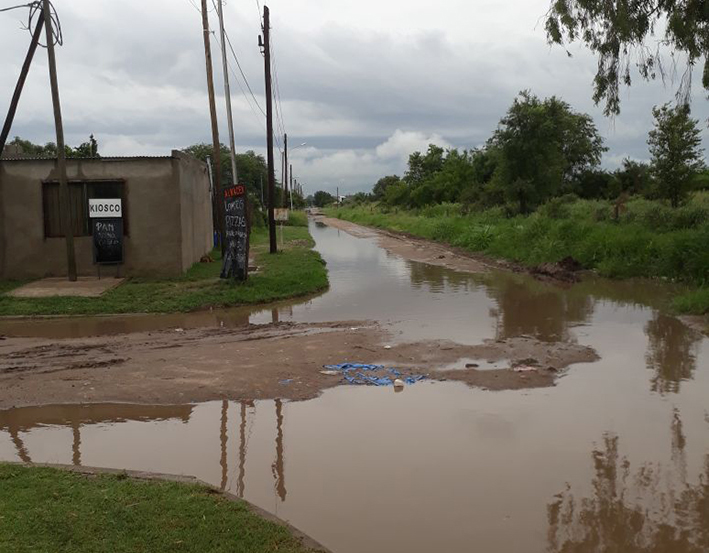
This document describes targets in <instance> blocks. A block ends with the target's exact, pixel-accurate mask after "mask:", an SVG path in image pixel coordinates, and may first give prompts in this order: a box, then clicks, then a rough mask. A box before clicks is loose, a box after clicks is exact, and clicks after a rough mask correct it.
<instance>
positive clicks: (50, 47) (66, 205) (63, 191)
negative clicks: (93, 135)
mask: <svg viewBox="0 0 709 553" xmlns="http://www.w3.org/2000/svg"><path fill="white" fill-rule="evenodd" d="M43 13H44V23H45V25H44V28H45V31H46V36H47V56H48V58H49V82H50V84H51V87H52V105H53V107H54V126H55V128H56V131H57V169H58V171H59V193H60V195H61V204H62V217H61V222H62V227H63V228H62V231H63V232H64V237H65V239H66V262H67V272H68V274H69V280H70V281H71V282H76V254H75V252H74V234H73V232H74V231H73V229H72V220H71V210H70V205H71V203H70V201H69V182H68V180H67V176H66V150H65V149H64V124H63V123H62V106H61V103H60V102H59V81H58V79H57V59H56V57H55V55H54V30H53V29H52V14H51V11H50V7H49V0H43Z"/></svg>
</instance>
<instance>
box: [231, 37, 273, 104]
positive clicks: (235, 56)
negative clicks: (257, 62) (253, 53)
mask: <svg viewBox="0 0 709 553" xmlns="http://www.w3.org/2000/svg"><path fill="white" fill-rule="evenodd" d="M224 36H225V37H226V41H227V44H228V45H229V50H231V55H232V56H234V61H236V66H237V67H238V68H239V72H240V73H241V76H242V77H243V78H244V83H246V88H248V89H249V93H250V94H251V97H252V98H253V100H254V103H255V104H256V106H257V107H258V109H259V110H260V111H261V113H262V114H263V116H264V117H266V112H265V111H264V110H263V108H262V107H261V104H259V103H258V100H257V99H256V96H255V95H254V91H253V90H251V85H250V84H249V80H248V79H247V78H246V75H245V74H244V70H243V69H242V68H241V64H240V63H239V57H238V56H237V55H236V52H235V51H234V47H233V46H232V44H231V39H230V38H229V34H228V33H227V32H226V31H224Z"/></svg>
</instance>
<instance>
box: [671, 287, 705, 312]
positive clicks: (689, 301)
mask: <svg viewBox="0 0 709 553" xmlns="http://www.w3.org/2000/svg"><path fill="white" fill-rule="evenodd" d="M674 307H675V309H676V310H677V311H678V312H680V313H687V314H702V313H709V287H704V288H699V289H698V290H692V291H691V292H687V293H685V294H681V295H679V296H677V297H676V298H675V300H674Z"/></svg>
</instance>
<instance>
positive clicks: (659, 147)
mask: <svg viewBox="0 0 709 553" xmlns="http://www.w3.org/2000/svg"><path fill="white" fill-rule="evenodd" d="M652 114H653V115H654V117H655V128H654V129H653V130H651V131H650V137H649V138H648V144H649V145H650V154H651V156H652V160H651V164H650V170H651V172H652V175H653V177H655V180H656V181H657V191H658V193H659V196H660V197H661V198H664V199H667V200H670V202H671V203H672V207H677V206H678V205H679V204H680V202H681V201H682V200H684V199H685V198H686V196H687V194H688V193H689V190H690V189H691V186H692V183H693V180H694V178H695V176H696V175H697V173H698V172H699V171H700V170H702V169H703V168H704V163H703V161H702V148H701V136H700V131H699V128H698V121H696V120H695V119H692V118H691V117H690V116H689V107H688V106H687V105H680V106H677V107H670V105H669V104H665V105H663V106H662V107H659V108H658V107H655V108H653V110H652Z"/></svg>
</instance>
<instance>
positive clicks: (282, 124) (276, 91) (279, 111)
mask: <svg viewBox="0 0 709 553" xmlns="http://www.w3.org/2000/svg"><path fill="white" fill-rule="evenodd" d="M271 65H272V67H273V74H274V85H275V87H274V98H275V100H276V102H275V107H276V121H277V124H278V125H279V127H280V131H281V132H282V133H283V134H285V133H286V126H285V122H284V120H283V104H282V103H281V90H280V85H279V81H278V69H277V66H276V59H275V51H274V48H273V40H271Z"/></svg>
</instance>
